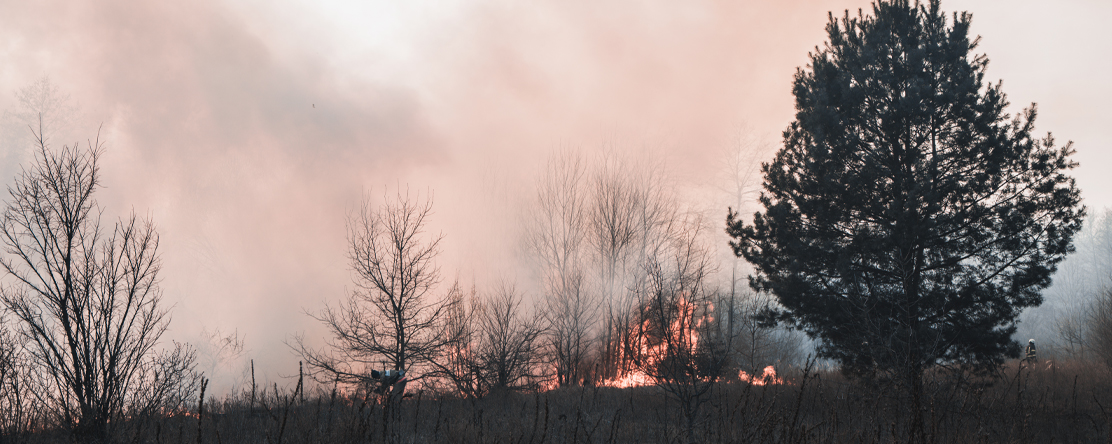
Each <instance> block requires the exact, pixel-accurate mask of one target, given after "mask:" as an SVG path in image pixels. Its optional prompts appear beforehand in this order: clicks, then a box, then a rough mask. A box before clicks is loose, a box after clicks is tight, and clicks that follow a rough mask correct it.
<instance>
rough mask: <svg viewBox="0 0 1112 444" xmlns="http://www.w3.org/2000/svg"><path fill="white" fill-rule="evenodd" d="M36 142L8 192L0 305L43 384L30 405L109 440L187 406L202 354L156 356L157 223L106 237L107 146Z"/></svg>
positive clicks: (161, 323) (179, 351) (126, 224)
mask: <svg viewBox="0 0 1112 444" xmlns="http://www.w3.org/2000/svg"><path fill="white" fill-rule="evenodd" d="M36 138H37V143H38V152H37V161H36V162H35V163H34V164H33V165H31V166H30V168H28V169H25V170H24V171H23V173H22V174H21V175H20V176H19V177H18V178H17V179H16V181H15V184H14V185H13V186H12V187H9V188H8V191H9V194H10V196H11V198H10V200H9V201H8V202H7V207H6V208H5V210H4V213H3V221H2V225H0V239H2V240H0V242H2V243H3V246H4V256H3V259H2V260H0V267H2V268H3V270H4V271H5V274H6V276H7V277H8V278H10V280H9V281H8V283H9V285H5V286H4V287H3V288H2V289H0V301H2V303H3V305H4V308H5V309H7V310H8V312H10V313H11V314H12V315H13V317H14V319H15V320H17V321H18V325H19V334H20V335H21V336H22V342H23V343H24V345H23V349H24V350H26V352H27V362H28V364H30V365H32V366H34V367H35V370H34V372H35V373H34V374H36V375H39V377H40V378H42V380H41V381H39V382H40V383H41V388H40V389H39V390H36V391H35V393H34V396H35V397H36V398H37V399H38V400H39V401H40V402H42V403H44V404H45V405H46V406H47V407H49V408H51V410H52V413H53V414H55V415H57V419H59V420H61V422H62V424H63V425H64V426H68V427H71V428H72V430H73V432H74V436H75V438H76V439H77V440H79V441H101V440H104V439H106V438H107V437H108V436H109V434H110V432H111V426H112V425H113V423H114V422H115V421H118V420H121V419H122V418H123V416H124V415H128V416H132V417H134V416H136V415H144V414H150V413H151V412H153V411H154V410H155V409H160V408H171V409H174V408H177V407H180V405H181V402H182V401H183V400H184V397H185V396H189V395H188V393H186V392H188V391H189V390H190V388H191V387H193V385H194V383H195V381H196V377H195V375H194V374H193V372H192V369H193V361H194V354H193V352H192V350H191V349H190V348H188V347H182V346H180V345H179V346H178V347H175V348H174V349H173V350H169V351H166V352H162V353H160V352H158V351H157V350H156V345H157V344H158V340H159V338H160V337H161V336H162V333H163V332H165V331H166V327H167V325H168V324H169V322H170V318H169V315H168V312H167V310H166V309H164V308H162V307H161V306H160V301H161V299H162V292H161V291H160V289H159V287H158V272H159V270H160V268H161V261H160V260H159V255H158V234H157V233H156V232H155V231H154V225H153V224H152V223H151V222H149V221H145V222H141V221H138V220H137V219H136V218H135V215H134V214H132V216H131V217H130V218H129V219H124V220H121V221H119V222H118V223H116V225H115V229H114V230H113V231H112V232H111V234H107V233H105V232H104V230H103V229H102V228H101V225H100V209H99V207H98V206H97V204H96V200H95V199H94V197H93V195H94V192H95V191H96V190H97V188H98V187H99V186H100V181H99V165H98V160H99V158H100V154H101V152H102V151H101V147H100V145H99V144H98V143H90V144H89V145H88V146H87V147H86V148H84V149H82V148H80V147H78V146H77V145H74V146H72V147H70V146H65V147H63V148H62V149H61V150H58V151H52V150H50V149H48V148H47V146H46V142H45V141H44V140H43V138H42V132H41V131H40V132H39V133H38V134H36ZM183 390H184V392H183Z"/></svg>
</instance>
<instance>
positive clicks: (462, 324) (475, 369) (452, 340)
mask: <svg viewBox="0 0 1112 444" xmlns="http://www.w3.org/2000/svg"><path fill="white" fill-rule="evenodd" d="M446 303H447V306H446V307H445V309H444V317H443V318H444V322H443V324H442V327H441V331H440V336H441V337H442V338H444V339H445V341H446V343H445V345H444V347H443V348H441V349H440V354H439V356H438V358H437V359H435V360H433V361H432V364H433V366H434V367H435V370H434V371H433V372H430V374H431V375H432V376H436V377H437V378H438V379H440V380H442V381H446V382H447V383H448V384H449V386H450V388H449V389H450V390H452V391H455V392H456V393H458V394H459V395H460V396H463V397H465V398H472V399H474V398H479V397H482V396H483V395H484V394H485V393H484V389H483V387H482V379H481V377H480V370H481V369H480V366H479V361H478V350H476V348H477V346H476V343H475V341H476V340H477V338H478V336H479V335H478V333H477V332H476V325H475V313H476V312H478V311H479V310H480V308H481V307H480V303H479V300H478V296H477V292H476V290H475V287H474V286H472V287H471V291H470V292H469V293H467V294H465V293H464V291H463V289H462V288H461V287H460V284H459V279H456V281H455V282H454V283H453V284H452V288H451V289H450V290H448V297H447V301H446Z"/></svg>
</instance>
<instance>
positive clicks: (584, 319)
mask: <svg viewBox="0 0 1112 444" xmlns="http://www.w3.org/2000/svg"><path fill="white" fill-rule="evenodd" d="M585 177H586V168H585V166H584V165H583V159H582V157H581V156H579V155H578V154H577V153H573V152H564V153H562V154H560V155H558V156H555V157H553V158H552V159H551V160H550V161H549V164H548V168H547V170H546V171H545V175H544V176H543V178H542V179H541V180H540V181H539V183H538V189H537V202H536V206H535V207H534V208H533V210H534V211H533V213H532V214H531V218H530V220H529V221H528V225H527V227H526V229H527V237H526V243H527V246H528V248H529V250H530V251H531V252H532V253H533V254H534V255H535V257H537V258H538V259H539V261H540V263H541V266H542V276H543V287H544V295H543V301H544V303H543V307H544V318H545V320H546V322H547V324H548V325H547V327H548V328H547V332H548V334H547V342H548V344H549V349H550V352H551V353H552V356H553V363H554V365H555V371H556V382H557V384H558V385H560V386H568V385H576V384H581V383H583V381H584V379H585V378H586V377H587V374H588V368H587V361H588V359H589V353H590V350H591V345H592V339H591V335H592V334H593V332H592V328H593V326H594V323H595V321H596V319H597V318H598V301H597V298H596V297H594V296H595V295H593V294H591V293H590V292H589V289H588V285H587V282H586V271H585V270H584V268H585V265H586V263H585V262H584V259H585V252H584V247H585V236H586V225H587V222H588V221H587V216H586V212H585V209H584V202H585V197H586V189H585V183H584V182H585Z"/></svg>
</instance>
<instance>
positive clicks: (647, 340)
mask: <svg viewBox="0 0 1112 444" xmlns="http://www.w3.org/2000/svg"><path fill="white" fill-rule="evenodd" d="M695 308H696V307H695V304H692V303H691V302H689V301H688V300H687V299H686V298H680V299H679V301H678V303H677V304H676V313H675V317H674V319H673V320H672V322H671V324H670V325H669V326H668V328H667V330H666V331H664V332H658V333H657V334H654V333H653V332H654V331H656V330H654V329H653V324H652V321H653V320H654V319H653V318H652V317H651V316H649V317H647V318H646V319H645V320H644V321H642V322H641V325H640V326H639V330H638V331H635V332H632V333H633V334H631V335H630V337H632V338H635V339H634V341H635V344H636V345H635V348H634V349H635V350H637V352H636V353H635V354H636V355H637V356H629V357H627V356H622V358H627V359H628V358H633V359H635V360H638V361H640V362H641V363H642V365H641V366H640V367H641V368H635V369H633V370H630V371H628V372H626V373H625V374H624V375H621V376H619V377H617V378H612V379H608V380H606V381H603V382H602V383H600V384H599V385H601V386H603V387H619V388H626V387H641V386H649V385H655V384H656V383H657V381H656V380H655V379H654V378H653V377H652V376H651V375H649V374H647V373H645V372H644V370H642V369H646V368H647V369H653V368H657V366H658V365H659V364H660V363H661V362H662V361H663V360H664V359H665V358H667V357H668V356H669V355H670V354H673V355H674V354H676V353H677V352H685V351H686V352H694V351H695V350H696V349H697V348H698V345H699V331H698V327H700V326H701V325H702V323H703V321H704V320H705V319H707V318H708V317H709V311H710V310H712V309H713V306H712V305H709V306H708V309H707V312H708V314H704V315H703V316H696V310H695ZM657 336H659V337H657ZM665 336H667V337H670V338H675V341H674V342H673V343H672V344H669V341H668V340H666V339H665ZM669 345H671V347H669ZM684 354H688V353H684ZM691 354H693V353H691Z"/></svg>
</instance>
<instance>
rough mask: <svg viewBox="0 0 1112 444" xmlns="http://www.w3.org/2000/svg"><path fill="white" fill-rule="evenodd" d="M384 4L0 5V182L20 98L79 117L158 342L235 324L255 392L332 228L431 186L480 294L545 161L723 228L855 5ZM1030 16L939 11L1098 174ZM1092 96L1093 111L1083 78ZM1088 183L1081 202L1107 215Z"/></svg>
mask: <svg viewBox="0 0 1112 444" xmlns="http://www.w3.org/2000/svg"><path fill="white" fill-rule="evenodd" d="M389 3H391V2H378V3H374V2H372V3H367V4H365V5H361V6H355V7H351V8H353V9H351V8H349V7H348V6H347V5H344V4H343V3H342V2H338V3H335V4H333V3H326V4H323V5H321V6H318V5H315V4H312V3H311V2H304V3H297V2H289V3H284V4H282V5H274V4H272V2H253V1H228V2H219V1H215V0H211V1H196V2H138V3H136V2H124V1H106V2H95V3H76V4H74V3H71V2H61V1H46V2H7V3H5V4H4V5H2V6H0V60H2V61H3V63H2V65H0V110H7V111H8V114H5V122H4V125H5V127H4V131H5V133H4V134H5V136H4V137H5V138H4V146H2V147H0V149H3V150H4V157H3V159H4V162H5V165H4V168H3V170H2V172H3V174H4V177H3V180H4V181H5V182H6V183H7V182H10V178H11V175H12V174H14V173H15V172H16V171H18V168H17V167H15V166H14V165H16V164H18V163H22V162H27V161H29V160H30V157H29V155H30V154H29V152H28V151H26V147H25V146H23V145H22V142H20V140H22V139H21V137H23V136H20V135H19V134H26V133H21V131H23V129H22V128H23V125H25V124H26V117H27V114H26V111H27V109H26V106H25V105H24V104H22V103H21V102H20V99H19V93H20V91H21V90H23V89H24V88H27V87H29V86H33V85H34V84H35V83H36V82H39V81H40V80H41V79H42V78H43V77H44V76H47V77H48V78H49V79H50V81H51V82H53V83H54V84H55V85H56V86H57V88H58V91H59V94H61V95H62V96H65V95H67V94H68V95H69V101H68V102H67V103H68V105H67V106H71V107H72V108H73V109H75V110H79V111H74V114H75V116H74V117H73V118H72V119H71V120H70V121H68V123H67V125H68V126H67V128H68V129H67V130H66V131H61V132H59V133H58V134H57V135H56V136H54V137H53V138H52V140H51V142H52V144H54V145H60V144H62V143H72V142H73V141H77V140H80V141H82V143H85V140H86V139H88V138H93V137H95V136H96V132H97V127H98V125H101V124H103V129H102V130H101V136H102V139H103V140H105V141H106V145H105V146H106V149H107V151H106V155H105V156H104V161H105V164H104V170H103V178H104V185H105V189H104V190H102V192H101V193H100V195H99V200H100V203H101V205H102V206H103V207H104V208H105V210H106V215H108V216H115V215H118V214H125V213H126V212H127V211H128V210H130V209H131V208H134V209H135V210H136V211H137V212H138V213H140V214H148V215H149V216H150V217H151V218H152V219H153V220H154V221H155V223H156V224H157V225H158V227H159V232H160V234H161V235H162V241H163V243H162V251H163V259H164V262H165V264H164V275H163V288H164V290H165V292H166V294H167V300H168V301H173V302H176V307H175V309H174V322H173V324H172V325H171V333H170V335H171V336H173V338H174V339H178V340H187V341H197V340H199V339H201V335H200V333H201V331H202V329H205V328H207V329H208V330H209V331H212V330H214V329H217V328H219V329H221V330H223V331H225V332H229V331H235V330H237V329H238V331H239V333H240V334H242V335H243V336H244V338H245V339H246V348H247V352H246V353H245V356H248V357H254V358H255V359H256V360H257V361H256V367H257V368H258V369H260V373H264V371H265V373H267V374H269V375H270V376H274V375H276V374H279V373H281V374H289V373H292V372H293V371H294V370H292V369H293V368H295V366H296V362H295V361H296V358H295V357H293V355H292V354H291V353H290V352H289V350H288V349H287V348H286V346H285V345H284V343H283V341H284V340H285V339H286V338H287V336H288V335H289V334H292V333H294V332H298V331H305V332H306V333H307V337H310V338H312V337H313V336H314V335H317V336H319V335H320V334H321V333H322V332H321V330H320V327H319V326H318V325H316V324H315V323H314V322H313V321H312V320H311V319H310V318H309V317H307V316H306V315H305V314H304V313H303V312H302V310H303V309H305V310H310V311H315V310H317V309H319V308H320V307H321V305H322V303H323V301H326V300H337V299H339V298H341V297H343V295H344V293H345V288H346V287H350V285H351V284H350V282H351V281H350V276H349V273H348V265H347V263H346V256H345V250H344V247H345V242H344V232H345V231H344V230H345V229H344V217H345V214H346V213H347V212H348V211H349V210H350V209H351V208H353V206H355V205H356V204H357V203H358V202H359V201H360V200H361V199H363V198H364V197H365V196H366V197H367V198H369V199H371V200H372V201H378V200H381V198H382V196H383V193H384V192H395V191H397V190H398V189H401V190H403V191H404V190H405V189H410V190H412V192H420V193H432V194H433V195H434V201H435V207H434V210H435V219H434V221H433V227H434V228H433V229H434V230H435V231H442V232H443V233H444V234H445V235H446V237H445V241H444V244H443V254H442V255H441V259H440V265H441V268H442V271H443V275H444V278H445V279H446V280H450V279H452V278H453V277H454V275H456V274H459V275H460V276H461V278H463V279H465V280H473V281H476V282H478V283H479V284H480V285H483V284H486V283H492V282H495V281H497V280H500V279H508V280H518V281H528V280H530V279H533V278H534V277H535V276H532V275H531V274H530V272H529V271H528V270H526V269H523V268H520V267H519V264H521V263H522V262H523V261H522V260H521V255H522V254H523V253H522V251H521V248H520V235H521V227H520V223H521V221H522V218H521V211H520V210H521V208H522V207H523V206H524V205H525V204H526V202H528V201H529V200H530V199H531V198H532V196H533V195H532V193H533V191H532V187H533V184H534V181H535V180H534V177H535V175H536V174H537V172H538V171H539V170H540V169H541V168H543V165H544V161H545V159H547V158H548V156H549V155H550V153H552V152H554V151H556V150H560V149H581V150H584V151H587V152H592V151H599V150H602V149H609V150H614V151H618V152H621V153H624V155H629V156H634V157H636V156H642V157H653V158H655V159H658V161H660V162H663V163H666V164H667V165H668V170H669V174H671V177H674V178H675V181H676V183H677V188H678V191H679V193H680V195H681V196H682V197H683V198H685V199H686V200H689V201H692V202H693V204H694V205H696V206H699V207H700V208H703V209H705V211H706V212H707V213H708V214H707V216H708V220H713V221H719V220H722V219H724V216H725V207H726V206H743V205H744V204H745V200H744V199H743V200H739V199H738V197H737V196H738V184H739V183H740V182H738V181H737V180H736V177H738V172H739V171H741V172H745V171H751V170H750V169H747V168H746V167H747V166H750V165H752V162H754V161H756V160H759V159H761V158H762V156H767V155H768V154H769V153H771V150H773V149H774V148H775V145H776V142H777V140H778V134H779V132H780V131H781V130H782V129H783V128H784V127H785V126H786V125H787V123H788V122H789V121H790V120H791V119H792V116H793V114H794V108H793V103H792V100H791V96H790V82H791V78H792V75H793V73H794V72H795V70H796V68H797V67H799V66H800V65H802V64H803V63H805V62H806V60H807V59H806V53H807V51H808V50H810V49H812V48H813V47H814V46H815V45H818V44H821V42H822V41H823V40H824V38H825V34H824V32H823V27H824V25H825V23H826V20H827V16H826V11H830V10H833V11H841V10H845V9H850V10H854V11H855V10H856V9H857V8H859V7H867V6H868V2H865V1H857V0H855V1H850V2H845V1H839V2H835V1H820V0H800V1H795V2H791V3H790V4H775V5H774V4H771V3H766V2H725V1H722V2H718V1H697V2H679V3H677V2H635V1H613V2H604V3H601V4H600V3H599V2H590V1H572V2H563V1H551V2H530V3H528V4H522V3H519V2H503V1H479V2H415V3H410V4H408V5H407V6H398V5H391V4H389ZM1011 4H1012V3H1008V4H1007V5H1011ZM1034 4H1035V3H1033V2H1028V3H1024V4H1022V5H1020V6H1022V8H1019V7H1013V6H1005V5H1003V4H1001V6H1000V7H997V8H995V9H989V8H982V7H981V6H979V4H977V5H974V4H965V3H958V2H955V3H952V4H944V5H943V7H944V8H945V9H948V10H949V9H953V10H963V9H973V8H979V9H976V10H974V12H975V13H976V14H977V16H976V19H975V20H974V32H975V33H980V34H984V35H985V36H986V37H985V41H984V45H983V47H982V50H984V51H985V52H987V53H988V55H989V57H990V58H991V59H992V60H993V61H994V65H993V66H994V67H995V66H997V65H1001V66H1004V67H1009V68H1008V69H1007V70H1004V69H1000V70H996V69H995V68H993V69H990V72H989V78H990V79H996V78H1004V79H1006V80H1007V81H1008V82H1007V83H1006V84H1005V87H1004V90H1005V92H1007V93H1009V94H1011V96H1012V98H1013V102H1014V103H1016V104H1025V103H1027V102H1029V101H1039V102H1040V103H1041V104H1042V107H1041V108H1040V110H1041V111H1042V115H1041V116H1042V117H1041V119H1040V122H1039V128H1040V129H1044V130H1045V129H1054V130H1055V131H1056V134H1060V135H1061V137H1062V138H1072V139H1074V140H1076V141H1077V142H1078V145H1077V147H1078V150H1079V156H1078V158H1079V160H1081V161H1082V162H1083V165H1085V162H1094V163H1095V162H1098V161H1100V160H1102V159H1103V160H1108V157H1107V155H1106V154H1100V153H1094V152H1095V151H1098V148H1096V147H1099V146H1107V141H1108V136H1106V135H1103V134H1097V131H1098V130H1097V129H1096V128H1099V127H1100V125H1091V127H1086V126H1084V124H1083V123H1077V122H1078V121H1080V122H1090V123H1092V122H1102V121H1103V120H1106V119H1100V118H1099V116H1095V115H1093V113H1098V112H1099V111H1095V110H1096V109H1098V108H1096V107H1092V106H1091V105H1089V104H1088V103H1089V102H1086V101H1085V100H1086V99H1085V98H1084V97H1075V96H1068V97H1070V99H1069V100H1066V99H1060V97H1062V96H1063V93H1062V92H1061V90H1059V89H1053V88H1052V87H1051V86H1048V85H1041V84H1040V85H1039V86H1037V87H1035V86H1032V85H1033V84H1035V83H1036V82H1038V79H1040V78H1039V77H1031V76H1030V74H1031V73H1036V74H1037V73H1044V75H1049V76H1058V75H1062V74H1048V73H1046V72H1045V71H1043V69H1042V68H1040V69H1037V70H1031V69H1028V66H1029V65H1030V64H1035V65H1039V63H1036V62H1037V61H1032V60H1031V56H1030V54H1031V51H1035V50H1043V49H1044V48H1043V47H1041V46H1040V47H1036V48H1030V47H1026V48H1019V47H1018V45H1012V43H1011V42H1010V41H1009V40H1008V38H1009V37H1008V36H1013V35H1017V34H1016V33H1018V32H1020V31H1014V32H1013V31H1006V30H1007V29H1008V28H1007V26H1010V25H1009V22H1008V20H1019V19H1024V20H1026V19H1027V18H1028V17H1039V18H1040V20H1041V19H1043V18H1045V17H1049V16H1051V15H1049V14H1046V13H1045V12H1039V11H1028V12H1024V11H1026V10H1025V9H1023V8H1028V9H1030V8H1033V7H1034V6H1029V5H1034ZM1024 5H1028V6H1024ZM1086 7H1089V8H1099V6H1086ZM1003 8H1012V9H1003ZM1001 11H1009V12H1008V13H1006V14H1004V13H1002V12H1001ZM1069 12H1070V14H1087V15H1086V16H1088V17H1097V16H1100V15H1099V14H1096V13H1094V12H1092V11H1090V12H1088V13H1085V11H1084V8H1074V9H1070V10H1069ZM1031 14H1035V15H1031ZM1017 17H1018V18H1017ZM1070 17H1073V15H1071V16H1070ZM1051 26H1054V27H1056V28H1054V29H1072V31H1071V32H1073V33H1077V32H1081V31H1078V30H1079V29H1084V28H1083V27H1075V26H1073V25H1070V24H1069V22H1068V21H1066V20H1063V21H1061V22H1057V21H1054V22H1053V23H1052V24H1051ZM1097 28H1099V27H1097ZM1022 33H1023V35H1025V36H1042V37H1043V38H1051V37H1052V35H1051V34H1043V33H1040V32H1033V31H1030V30H1027V31H1023V32H1022ZM1070 35H1072V36H1074V37H1077V36H1076V35H1075V34H1070ZM1031 38H1035V37H1031ZM1103 38H1104V40H1102V41H1103V42H1107V41H1108V37H1107V35H1105V36H1103ZM1061 44H1063V45H1069V47H1072V46H1073V45H1074V43H1072V42H1068V43H1061ZM1048 51H1050V52H1056V51H1055V50H1054V48H1053V47H1051V48H1050V49H1049V50H1048ZM1076 57H1081V56H1076ZM1094 60H1095V59H1094ZM1063 62H1065V61H1063ZM1083 63H1090V64H1091V63H1098V62H1084V61H1083ZM1103 63H1107V62H1106V61H1105V62H1103ZM1083 66H1089V65H1083ZM1059 68H1060V69H1059ZM1048 69H1049V68H1048ZM1061 72H1069V70H1068V69H1067V68H1066V67H1056V68H1055V71H1054V73H1061ZM1025 73H1027V74H1025ZM1069 75H1070V76H1072V75H1073V74H1069ZM1078 75H1080V74H1078ZM1071 78H1072V77H1071ZM1031 79H1035V80H1031ZM1013 82H1014V83H1013ZM1010 85H1016V86H1017V87H1015V88H1012V87H1010ZM1070 91H1072V90H1070ZM1091 93H1092V94H1093V96H1095V98H1096V99H1099V98H1101V97H1104V98H1105V99H1108V98H1109V97H1108V96H1109V89H1108V86H1107V85H1104V84H1103V82H1101V85H1100V86H1098V87H1097V88H1096V90H1095V91H1091ZM1105 101H1106V102H1107V100H1105ZM1077 109H1087V110H1089V111H1087V112H1086V113H1085V114H1078V112H1077V111H1076V110H1077ZM20 113H23V114H20ZM13 128H14V129H13ZM1102 143H1103V145H1101V144H1102ZM739 148H740V149H741V150H740V151H741V155H739V154H738V153H739ZM752 153H757V154H756V155H753V154H752ZM1102 156H1104V157H1102ZM731 158H733V159H735V160H734V161H731V160H730V159H731ZM736 159H742V160H741V161H737V160H736ZM1084 168H1086V167H1084V166H1083V169H1082V170H1079V175H1082V173H1084V172H1085V171H1087V170H1086V169H1084ZM1089 168H1093V171H1094V173H1088V174H1092V176H1083V177H1082V179H1081V186H1082V188H1083V189H1085V190H1086V191H1085V192H1086V198H1087V199H1089V203H1090V204H1091V205H1105V204H1107V203H1108V202H1112V197H1110V195H1109V194H1106V192H1104V191H1101V190H1100V189H1101V188H1102V187H1100V186H1099V185H1100V184H1106V183H1107V179H1106V178H1104V177H1103V176H1101V177H1098V176H1097V173H1096V172H1095V170H1097V169H1098V168H1095V167H1089ZM755 179H756V178H755ZM757 180H759V179H757ZM1102 181H1103V182H1102ZM742 185H744V184H742ZM743 188H744V187H743ZM1105 188H1112V187H1105ZM745 189H746V190H751V188H745ZM746 196H747V197H746V199H748V198H750V197H751V196H752V194H746ZM715 232H716V233H718V235H720V236H721V233H720V232H721V230H716V231H715ZM723 239H724V236H723ZM720 247H721V248H722V249H721V250H719V255H720V257H723V258H726V257H727V256H726V253H724V251H725V246H724V245H720ZM725 269H726V270H729V268H725ZM522 287H523V288H531V287H529V284H528V283H527V282H523V283H522Z"/></svg>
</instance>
